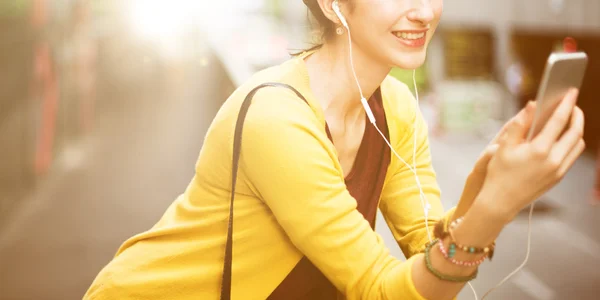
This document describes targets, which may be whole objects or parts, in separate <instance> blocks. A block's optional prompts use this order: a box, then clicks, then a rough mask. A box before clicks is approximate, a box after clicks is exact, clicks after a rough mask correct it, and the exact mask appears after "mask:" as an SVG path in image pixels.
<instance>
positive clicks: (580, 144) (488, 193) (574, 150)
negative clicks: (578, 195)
mask: <svg viewBox="0 0 600 300" xmlns="http://www.w3.org/2000/svg"><path fill="white" fill-rule="evenodd" d="M577 96H578V91H577V90H572V91H570V92H569V93H568V94H567V95H566V96H565V98H564V99H563V101H562V102H561V104H560V105H559V106H558V108H557V109H556V111H555V112H554V114H553V115H552V117H551V118H550V120H549V121H548V123H546V125H545V126H544V128H543V129H542V131H541V132H540V133H539V134H538V135H537V136H535V137H534V138H533V139H532V140H531V141H526V138H527V134H528V131H529V128H530V127H531V123H532V121H533V116H532V115H530V114H525V117H524V118H521V119H518V120H517V121H516V122H511V123H510V124H509V125H508V128H507V129H506V132H505V133H504V134H503V136H501V137H500V140H499V147H498V150H497V152H496V154H495V155H494V156H493V157H492V159H491V160H490V162H489V165H488V167H487V173H486V176H485V180H484V184H483V187H482V190H481V193H480V195H479V197H478V201H483V202H484V203H485V205H486V206H488V207H489V208H490V209H491V211H495V212H496V213H499V214H500V216H504V217H506V218H507V219H506V221H509V220H511V219H512V218H514V216H516V214H517V213H518V212H519V211H521V210H522V209H523V208H524V207H526V206H528V205H529V204H531V203H532V202H533V201H535V200H536V199H537V198H538V197H539V196H541V195H542V194H544V193H545V192H546V191H548V190H549V189H550V188H552V187H553V186H554V185H556V184H557V183H558V182H559V181H560V180H561V179H562V178H563V177H564V175H565V174H566V173H567V171H568V170H569V169H570V168H571V166H572V165H573V163H574V162H575V161H576V160H577V158H578V157H579V156H580V155H581V153H582V152H583V150H584V148H585V143H584V141H583V138H582V137H583V127H584V116H583V112H582V111H581V109H579V108H578V107H576V106H575V103H576V101H577ZM569 121H570V125H569V128H568V130H567V131H566V132H565V131H564V129H565V127H567V125H568V123H569ZM563 132H564V134H563Z"/></svg>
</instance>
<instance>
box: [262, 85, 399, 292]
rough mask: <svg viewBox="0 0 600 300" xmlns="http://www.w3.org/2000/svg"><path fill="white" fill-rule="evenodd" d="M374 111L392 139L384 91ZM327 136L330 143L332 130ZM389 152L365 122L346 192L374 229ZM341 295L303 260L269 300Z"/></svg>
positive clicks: (377, 94) (375, 97)
mask: <svg viewBox="0 0 600 300" xmlns="http://www.w3.org/2000/svg"><path fill="white" fill-rule="evenodd" d="M369 104H370V106H371V110H372V111H373V114H374V115H375V119H376V120H377V121H378V126H379V129H381V132H382V133H383V134H384V135H385V136H386V138H387V139H389V131H388V127H387V121H386V118H385V111H384V109H383V103H382V99H381V90H379V89H377V91H376V92H375V93H374V94H373V96H372V97H371V99H370V100H369ZM326 130H327V135H328V136H329V139H330V140H331V133H330V132H329V127H326ZM390 155H391V153H390V149H389V148H388V146H387V144H386V143H385V141H384V140H383V138H381V136H380V135H379V133H378V132H377V129H375V127H374V126H373V125H371V124H370V123H369V122H366V127H365V133H364V135H363V139H362V142H361V144H360V146H359V148H358V152H357V154H356V159H355V161H354V165H353V166H352V170H350V173H349V174H348V175H347V176H346V178H345V181H346V188H347V189H348V191H349V192H350V195H352V197H354V199H356V202H357V204H358V207H357V209H358V211H359V212H360V213H361V214H362V215H363V216H364V217H365V219H366V220H367V221H369V223H370V224H371V228H373V229H374V227H375V217H376V215H377V205H378V203H379V198H380V196H381V191H382V189H383V182H384V180H385V175H386V173H387V169H388V166H389V164H390ZM337 296H338V291H337V290H336V288H335V287H334V286H333V285H332V284H331V283H330V282H329V280H328V279H327V278H326V277H325V276H324V275H323V274H322V273H321V272H320V271H319V270H318V269H317V268H316V267H315V266H314V265H313V264H312V263H311V262H310V261H309V260H308V259H307V258H306V257H303V258H302V259H301V260H300V262H298V264H297V265H296V267H294V269H293V270H292V271H291V272H290V274H288V276H287V277H286V278H285V279H284V280H283V282H282V283H281V284H280V285H279V286H278V287H277V288H276V289H275V291H273V293H272V294H271V295H270V296H269V298H268V299H271V300H279V299H311V300H312V299H314V300H321V299H323V300H331V299H336V298H337Z"/></svg>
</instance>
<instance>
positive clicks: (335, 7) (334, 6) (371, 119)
mask: <svg viewBox="0 0 600 300" xmlns="http://www.w3.org/2000/svg"><path fill="white" fill-rule="evenodd" d="M331 8H332V9H333V11H334V12H335V14H336V15H337V17H338V19H339V20H340V22H341V23H342V25H343V26H344V27H345V28H346V30H347V32H348V47H349V51H350V66H351V68H352V73H353V75H354V80H355V81H356V85H357V87H358V91H359V93H360V102H361V103H362V105H363V107H364V109H365V112H366V113H367V118H368V119H369V122H371V124H373V126H375V128H376V129H377V131H378V132H379V134H380V135H381V137H382V138H383V139H384V140H385V142H386V144H387V145H388V147H389V148H390V150H391V151H392V153H393V154H394V155H395V156H396V157H397V158H398V159H399V160H400V161H402V162H403V163H404V164H405V165H406V166H407V167H408V169H409V170H411V171H412V173H413V175H414V176H415V181H416V183H417V187H418V188H419V195H420V198H421V206H422V207H423V213H424V215H425V227H426V229H427V235H428V237H429V240H430V241H431V240H432V238H431V232H430V230H429V224H428V217H429V210H430V209H431V205H430V204H429V202H428V201H427V197H425V193H423V188H422V187H421V181H420V180H419V176H418V175H417V170H416V152H417V134H416V130H417V121H416V120H417V118H416V117H415V123H414V124H413V128H414V130H415V134H413V136H414V143H413V165H412V166H411V165H410V164H409V163H407V162H406V161H405V160H404V159H403V158H402V157H401V156H400V155H399V154H398V153H397V152H396V150H395V149H394V147H392V145H391V144H390V142H389V141H388V140H387V138H386V137H385V135H384V134H383V133H382V132H381V130H380V129H379V127H378V126H377V123H376V120H375V115H374V114H373V111H371V107H369V103H368V101H367V99H366V98H365V96H364V95H363V91H362V88H361V86H360V83H359V81H358V76H357V75H356V70H355V68H354V59H353V57H352V36H351V33H350V26H349V25H348V22H347V21H346V18H344V15H343V14H342V11H341V10H340V6H339V3H338V1H337V0H336V1H333V3H332V4H331ZM415 72H416V71H415V70H413V84H414V88H415V94H416V107H415V113H416V112H417V110H418V109H419V106H418V102H419V93H418V91H417V82H416V78H415Z"/></svg>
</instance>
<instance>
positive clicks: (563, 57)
mask: <svg viewBox="0 0 600 300" xmlns="http://www.w3.org/2000/svg"><path fill="white" fill-rule="evenodd" d="M587 64H588V57H587V55H586V54H585V53H584V52H572V53H552V54H551V55H550V57H548V61H547V63H546V68H545V70H544V75H543V76H542V81H541V82H540V87H539V90H538V93H537V96H536V100H535V101H536V104H537V108H536V112H535V118H534V120H533V124H532V126H531V128H530V130H529V136H528V139H531V138H533V137H535V135H537V134H538V133H539V132H540V131H541V130H542V129H543V128H544V126H545V125H546V123H547V122H548V119H550V117H551V116H552V114H553V113H554V111H555V110H556V108H557V107H558V105H559V104H560V102H561V100H562V99H563V98H564V97H565V95H566V94H567V92H568V91H569V89H571V88H577V89H580V88H581V84H582V82H583V77H584V75H585V71H586V69H587Z"/></svg>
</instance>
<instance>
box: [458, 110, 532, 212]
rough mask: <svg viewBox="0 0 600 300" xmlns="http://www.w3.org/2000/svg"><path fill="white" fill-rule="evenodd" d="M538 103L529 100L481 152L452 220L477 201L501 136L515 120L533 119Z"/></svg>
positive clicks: (522, 121) (521, 121)
mask: <svg viewBox="0 0 600 300" xmlns="http://www.w3.org/2000/svg"><path fill="white" fill-rule="evenodd" d="M535 108H536V103H535V102H529V103H527V105H526V106H525V108H523V109H522V110H521V111H520V112H519V113H518V114H517V115H515V116H514V117H513V118H512V119H510V120H509V121H508V122H506V124H504V126H502V128H501V129H500V131H499V132H498V134H496V137H494V139H492V141H491V142H490V143H489V144H488V146H487V147H486V148H485V149H484V151H483V152H482V153H481V155H480V156H479V158H478V159H477V161H476V162H475V166H474V167H473V170H472V171H471V173H470V174H469V176H468V177H467V181H466V183H465V187H464V189H463V193H462V195H461V197H460V201H459V202H458V205H457V207H456V210H455V211H454V214H453V216H452V220H456V219H458V218H460V217H462V216H464V215H465V214H466V213H467V211H468V210H469V208H470V207H471V206H472V205H473V202H475V198H476V197H477V195H479V192H480V191H481V187H482V186H483V183H484V181H485V176H486V174H487V168H488V164H489V162H490V160H491V159H492V157H494V155H495V154H496V151H497V150H498V147H499V141H500V139H501V137H503V136H504V135H505V134H506V132H507V130H508V128H509V127H510V126H512V124H513V123H515V122H520V123H523V124H524V123H526V122H527V120H529V119H532V118H533V115H534V114H535Z"/></svg>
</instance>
